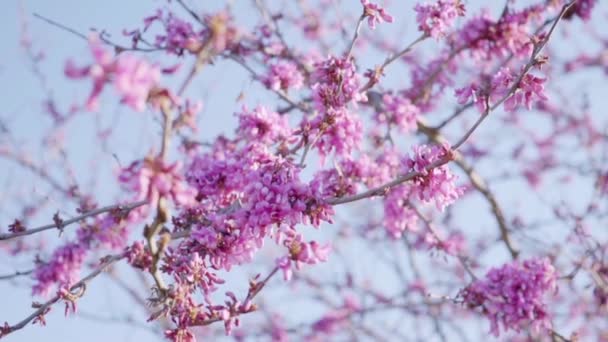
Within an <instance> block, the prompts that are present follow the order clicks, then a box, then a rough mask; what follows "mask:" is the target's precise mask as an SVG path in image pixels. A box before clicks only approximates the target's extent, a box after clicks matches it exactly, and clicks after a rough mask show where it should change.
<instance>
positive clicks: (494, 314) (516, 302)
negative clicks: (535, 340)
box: [462, 258, 556, 336]
mask: <svg viewBox="0 0 608 342" xmlns="http://www.w3.org/2000/svg"><path fill="white" fill-rule="evenodd" d="M555 290H556V274H555V268H554V267H553V266H552V265H551V263H550V262H549V260H548V259H546V258H545V259H530V260H526V261H524V262H523V263H521V264H520V263H518V262H512V263H509V264H505V265H503V266H502V267H500V268H493V269H491V270H490V271H489V272H488V273H487V274H486V277H485V279H482V280H476V281H475V282H473V283H472V284H471V285H469V286H468V287H467V288H466V289H464V290H463V292H462V296H463V299H464V302H465V303H466V304H467V305H469V306H471V307H482V311H483V313H484V314H485V315H486V316H487V317H488V318H489V319H490V324H491V331H492V334H494V335H495V336H498V335H499V334H500V328H501V326H502V328H503V329H504V330H509V329H513V330H515V331H518V332H519V331H520V330H521V329H525V328H527V327H528V326H531V327H532V329H533V330H534V331H536V332H539V331H544V330H547V329H550V328H551V321H550V317H549V313H548V312H547V307H546V305H545V302H544V297H545V295H546V294H547V293H550V292H553V291H555Z"/></svg>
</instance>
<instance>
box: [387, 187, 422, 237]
mask: <svg viewBox="0 0 608 342" xmlns="http://www.w3.org/2000/svg"><path fill="white" fill-rule="evenodd" d="M411 191H412V190H411V188H410V187H409V186H407V185H401V186H398V187H395V188H393V189H391V191H390V192H389V193H388V194H387V195H386V197H385V198H384V220H383V225H384V227H385V228H386V231H387V233H388V235H389V236H390V237H391V238H393V239H400V238H401V237H402V236H403V232H405V231H410V232H416V231H418V230H419V227H418V215H416V212H415V211H414V210H413V209H412V208H411V207H410V206H409V205H408V201H409V197H410V193H411Z"/></svg>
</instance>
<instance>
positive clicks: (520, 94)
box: [505, 74, 548, 112]
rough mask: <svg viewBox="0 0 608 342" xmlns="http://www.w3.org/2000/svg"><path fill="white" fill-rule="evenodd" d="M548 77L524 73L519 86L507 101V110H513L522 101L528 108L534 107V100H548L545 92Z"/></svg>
mask: <svg viewBox="0 0 608 342" xmlns="http://www.w3.org/2000/svg"><path fill="white" fill-rule="evenodd" d="M545 81H546V79H544V78H540V77H536V76H533V75H530V74H526V75H524V77H523V78H522V79H521V81H520V82H519V86H518V87H517V89H516V90H515V93H514V94H513V95H511V96H510V97H509V98H508V99H507V100H506V101H505V110H506V111H509V112H512V111H514V110H516V109H517V107H519V105H521V104H522V103H523V104H524V105H525V107H526V109H528V110H530V109H531V108H532V101H533V100H538V101H546V100H547V99H548V98H547V96H546V95H545V93H544V89H545V87H544V83H545Z"/></svg>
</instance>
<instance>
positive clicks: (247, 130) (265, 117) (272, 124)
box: [237, 106, 292, 144]
mask: <svg viewBox="0 0 608 342" xmlns="http://www.w3.org/2000/svg"><path fill="white" fill-rule="evenodd" d="M238 118H239V127H238V128H237V133H238V134H239V136H240V137H241V138H242V139H246V140H250V141H259V142H261V143H265V144H273V143H276V142H279V141H280V140H285V139H287V138H289V137H290V136H291V135H292V133H291V129H290V128H289V123H288V122H287V117H285V116H283V115H279V114H278V113H276V112H273V111H271V110H269V109H268V108H266V107H264V106H258V107H256V108H255V109H254V110H253V111H249V110H247V108H245V107H244V108H243V112H242V113H240V114H238Z"/></svg>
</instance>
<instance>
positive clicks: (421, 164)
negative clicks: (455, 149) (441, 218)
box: [405, 145, 463, 211]
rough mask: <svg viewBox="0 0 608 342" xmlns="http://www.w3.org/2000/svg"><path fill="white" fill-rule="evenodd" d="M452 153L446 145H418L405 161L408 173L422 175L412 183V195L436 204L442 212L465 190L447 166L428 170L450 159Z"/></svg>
mask: <svg viewBox="0 0 608 342" xmlns="http://www.w3.org/2000/svg"><path fill="white" fill-rule="evenodd" d="M450 151H451V149H450V147H449V146H446V145H433V146H428V145H417V146H414V147H413V153H412V155H411V156H408V158H407V159H406V160H405V166H406V170H407V172H413V171H414V172H420V173H422V175H421V176H419V177H416V178H415V179H414V180H413V182H411V187H412V195H415V196H417V198H418V199H419V200H421V201H423V202H425V203H429V202H434V203H435V206H436V207H437V209H439V210H440V211H443V210H444V209H445V207H447V206H448V205H450V204H452V203H454V201H456V200H457V199H458V198H459V197H460V196H461V195H462V194H463V189H462V188H460V187H457V186H456V184H455V181H456V179H457V177H456V175H454V174H453V173H452V172H451V171H450V169H449V168H448V167H447V165H441V166H438V167H433V168H431V169H430V170H429V169H428V168H429V167H430V166H431V165H432V164H433V163H435V162H437V161H439V160H441V159H442V158H448V157H449V153H450Z"/></svg>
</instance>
